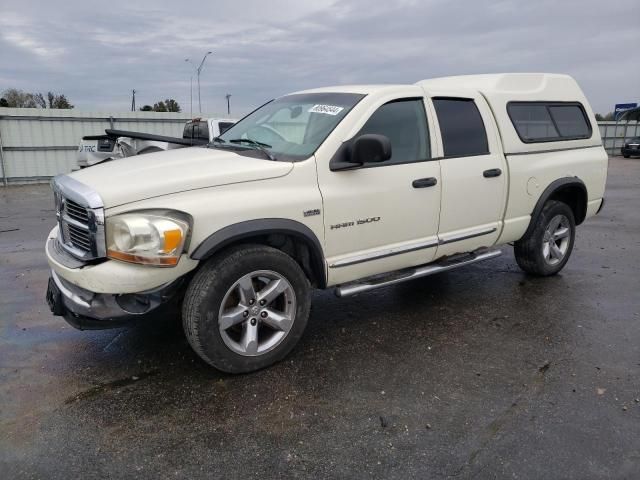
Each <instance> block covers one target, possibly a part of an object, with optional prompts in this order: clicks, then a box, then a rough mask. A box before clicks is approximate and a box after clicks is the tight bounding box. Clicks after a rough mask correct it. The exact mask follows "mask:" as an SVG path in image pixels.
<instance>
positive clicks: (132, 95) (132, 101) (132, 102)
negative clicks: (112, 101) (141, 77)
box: [131, 90, 136, 112]
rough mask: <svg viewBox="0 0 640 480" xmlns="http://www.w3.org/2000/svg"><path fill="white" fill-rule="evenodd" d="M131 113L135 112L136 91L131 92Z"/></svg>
mask: <svg viewBox="0 0 640 480" xmlns="http://www.w3.org/2000/svg"><path fill="white" fill-rule="evenodd" d="M131 111H132V112H135V111H136V91H135V90H131Z"/></svg>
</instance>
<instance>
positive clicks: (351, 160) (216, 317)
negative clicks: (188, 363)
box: [46, 74, 607, 373]
mask: <svg viewBox="0 0 640 480" xmlns="http://www.w3.org/2000/svg"><path fill="white" fill-rule="evenodd" d="M595 125H596V123H595V118H594V116H593V112H592V111H591V109H590V107H589V104H588V102H587V100H586V98H585V97H584V94H583V93H582V91H581V90H580V88H579V87H578V85H577V84H576V82H575V81H574V80H573V79H572V78H571V77H568V76H566V75H557V74H496V75H480V76H463V77H447V78H439V79H431V80H424V81H420V82H418V83H416V84H414V85H355V86H338V87H328V88H321V89H313V90H305V91H302V92H296V93H293V94H290V95H286V96H284V97H280V98H277V99H275V100H273V101H271V102H269V103H267V104H265V105H264V106H262V107H261V108H259V109H258V110H256V111H254V112H253V113H251V114H250V115H248V116H247V117H245V118H244V119H243V120H241V121H240V122H238V123H237V124H235V125H234V126H233V127H231V128H229V129H228V130H227V131H225V132H223V133H221V134H220V135H219V136H217V137H216V138H215V139H213V141H212V142H211V143H210V144H209V145H208V148H183V149H178V150H171V151H166V152H160V153H153V154H149V155H145V156H141V157H139V158H138V157H136V158H135V159H132V160H131V161H130V162H127V163H126V166H125V165H123V164H120V162H112V163H111V164H104V165H99V166H97V167H95V168H92V169H88V170H83V171H81V172H76V173H74V174H71V175H65V176H60V177H56V179H54V181H53V183H52V185H53V189H54V192H55V194H56V211H57V216H58V225H57V226H56V227H55V228H54V229H53V230H52V232H51V234H50V235H49V239H48V241H47V247H46V249H47V256H48V259H49V263H50V265H51V268H52V277H51V280H50V285H49V290H48V300H49V303H50V306H51V309H52V311H53V312H54V313H55V314H58V315H62V316H64V317H65V319H66V320H67V321H68V322H69V323H71V324H72V325H74V326H77V327H79V328H109V327H112V326H120V325H123V324H126V323H128V322H131V321H132V320H134V319H135V318H137V317H145V316H150V315H151V316H152V315H153V314H154V312H156V311H158V310H159V309H162V308H164V307H166V305H168V304H169V303H170V301H171V300H172V299H173V300H177V302H178V303H180V304H181V305H182V311H181V317H182V322H183V326H184V330H185V334H186V336H187V339H188V340H189V343H190V344H191V346H192V347H193V349H194V351H195V352H196V353H197V354H198V355H199V356H200V357H201V358H202V359H203V360H204V361H205V362H207V363H209V364H210V365H213V366H214V367H216V368H218V369H221V370H223V371H227V372H233V373H241V372H247V371H252V370H256V369H259V368H263V367H265V366H267V365H270V364H272V363H274V362H276V361H278V360H280V359H282V358H284V357H285V356H286V355H287V353H288V352H289V351H290V350H291V349H292V348H293V347H294V346H295V344H296V343H297V341H298V339H299V338H300V336H301V335H302V333H303V331H304V328H305V325H306V322H307V319H308V315H309V308H310V301H311V300H310V298H311V297H310V291H311V290H312V289H313V288H320V289H326V288H333V289H335V292H336V294H337V295H338V296H348V295H355V294H358V293H362V292H365V291H369V290H373V289H377V288H381V287H384V286H388V285H393V284H395V283H399V282H403V281H407V280H411V279H413V278H417V277H422V276H425V275H432V274H435V273H438V272H443V271H446V270H450V269H453V268H461V267H464V266H466V265H469V264H472V263H476V262H479V261H484V260H489V259H491V258H494V257H496V256H498V255H500V254H501V251H502V250H501V248H500V246H504V245H509V244H511V245H513V246H514V251H515V256H516V261H517V263H518V265H519V266H520V267H521V268H522V269H523V270H524V271H525V272H527V273H528V274H531V275H538V276H549V275H554V274H556V273H558V272H559V271H560V270H561V269H562V268H564V266H565V265H566V263H567V261H568V260H569V257H570V255H571V252H572V249H573V245H574V242H575V236H576V235H575V234H576V226H577V225H579V224H581V223H582V222H584V221H585V220H586V219H587V218H589V217H590V216H592V215H595V214H596V213H597V212H598V211H599V210H600V209H601V208H602V205H603V201H604V188H605V181H606V172H607V155H606V153H605V151H604V149H603V147H602V143H601V140H600V137H599V133H598V129H597V128H595ZM193 127H194V129H193V130H192V131H193V132H194V133H193V135H195V128H196V125H195V124H194V125H193ZM197 127H198V128H199V127H200V125H197Z"/></svg>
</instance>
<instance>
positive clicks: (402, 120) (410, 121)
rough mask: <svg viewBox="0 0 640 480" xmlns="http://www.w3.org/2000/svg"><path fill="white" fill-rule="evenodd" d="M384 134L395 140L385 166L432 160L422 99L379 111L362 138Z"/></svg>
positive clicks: (360, 133) (390, 103)
mask: <svg viewBox="0 0 640 480" xmlns="http://www.w3.org/2000/svg"><path fill="white" fill-rule="evenodd" d="M371 133H375V134H379V135H384V136H385V137H387V138H388V139H389V140H390V141H391V158H390V159H389V160H388V161H386V162H384V163H383V164H381V165H389V164H392V163H409V162H416V161H420V160H426V159H428V158H430V157H431V152H430V146H429V130H428V127H427V117H426V114H425V111H424V101H423V99H422V98H410V99H402V100H395V101H393V102H389V103H386V104H384V105H382V106H381V107H380V108H378V109H377V110H376V111H375V112H374V113H373V115H371V117H369V120H367V123H365V124H364V126H363V127H362V129H361V130H360V131H359V132H358V135H356V137H358V136H360V135H365V134H371Z"/></svg>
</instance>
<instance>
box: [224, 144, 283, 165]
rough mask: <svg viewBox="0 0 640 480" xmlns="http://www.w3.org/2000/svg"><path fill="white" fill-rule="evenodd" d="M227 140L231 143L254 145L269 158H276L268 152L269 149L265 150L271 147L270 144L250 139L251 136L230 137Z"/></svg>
mask: <svg viewBox="0 0 640 480" xmlns="http://www.w3.org/2000/svg"><path fill="white" fill-rule="evenodd" d="M229 142H231V143H249V144H250V145H253V146H254V147H256V149H258V150H260V151H261V152H262V153H264V154H265V155H266V156H267V158H268V159H269V160H274V161H277V158H276V157H274V156H273V154H271V152H269V150H267V148H271V145H269V144H268V143H262V142H258V141H257V140H252V139H251V138H232V139H231V140H229Z"/></svg>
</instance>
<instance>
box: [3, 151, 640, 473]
mask: <svg viewBox="0 0 640 480" xmlns="http://www.w3.org/2000/svg"><path fill="white" fill-rule="evenodd" d="M606 195H607V204H606V206H605V209H604V211H603V212H602V213H601V214H600V215H599V216H598V217H596V218H593V219H590V220H589V221H588V222H587V223H586V224H585V225H583V226H581V227H579V229H578V236H577V240H576V247H575V250H574V252H573V256H572V258H571V260H570V261H569V263H568V266H567V267H566V268H565V269H564V271H563V272H562V273H561V274H560V275H558V276H556V277H553V278H547V279H537V278H531V277H527V276H526V275H525V274H523V273H522V272H521V271H520V270H519V269H518V267H517V265H516V264H515V260H514V258H513V254H512V252H511V248H510V247H504V248H503V250H504V252H505V255H503V256H502V257H500V258H498V259H496V260H492V261H488V262H486V263H482V264H477V265H474V266H469V267H467V268H465V269H461V270H458V271H454V272H449V273H444V274H440V275H437V276H433V277H427V278H424V279H420V280H416V281H414V282H411V283H406V284H402V285H397V286H394V287H389V288H386V289H382V290H379V291H374V292H370V293H368V294H362V295H360V296H358V297H352V298H348V299H342V300H341V299H338V298H336V297H334V296H333V294H332V293H331V292H330V291H327V292H318V293H316V294H315V295H314V301H313V307H312V315H311V319H310V322H309V326H308V328H307V331H306V334H305V336H304V337H303V339H302V341H301V342H300V344H299V345H298V347H297V348H296V349H295V350H294V351H293V353H292V354H291V355H290V356H289V357H288V358H287V359H286V360H285V361H283V362H282V363H280V364H278V365H275V366H273V367H271V368H269V369H267V370H264V371H261V372H257V373H254V374H249V375H243V376H230V375H225V374H221V373H219V372H217V371H215V370H213V369H211V368H209V367H208V366H206V365H205V364H204V363H203V362H201V361H200V360H199V359H198V358H197V357H196V355H195V354H194V353H192V351H191V350H190V348H189V346H188V345H187V342H186V340H185V338H184V336H183V333H182V330H181V326H180V324H179V322H178V321H176V320H173V319H157V320H154V321H150V322H147V323H144V324H140V325H137V326H135V327H134V328H131V329H126V330H125V329H121V330H111V331H98V332H80V331H77V330H74V329H73V328H72V327H70V326H68V325H67V324H66V323H65V322H64V321H63V320H61V319H60V318H56V317H53V316H51V315H50V313H49V312H48V309H47V306H46V304H45V302H44V292H45V288H46V282H47V278H48V271H47V266H46V260H45V258H44V253H43V244H44V239H45V236H46V234H47V232H48V230H49V228H50V227H51V226H52V223H53V218H54V212H53V210H52V199H51V195H50V193H49V190H48V187H47V186H42V185H40V186H26V187H10V188H5V189H0V478H4V479H21V478H43V479H57V478H60V479H63V478H64V479H66V478H83V479H89V478H106V477H111V478H123V477H127V476H129V477H134V476H135V477H136V478H225V479H233V478H243V479H246V478H254V477H259V478H274V477H279V478H347V477H348V478H385V479H386V478H449V477H456V478H527V479H529V478H535V479H539V478H580V479H588V478H616V479H627V478H628V479H632V478H639V477H640V403H638V402H639V397H640V375H639V374H640V294H639V293H638V290H639V287H640V279H639V271H640V208H639V207H640V161H638V160H622V159H612V160H611V162H610V169H609V181H608V189H607V194H606ZM14 229H15V230H14Z"/></svg>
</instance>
